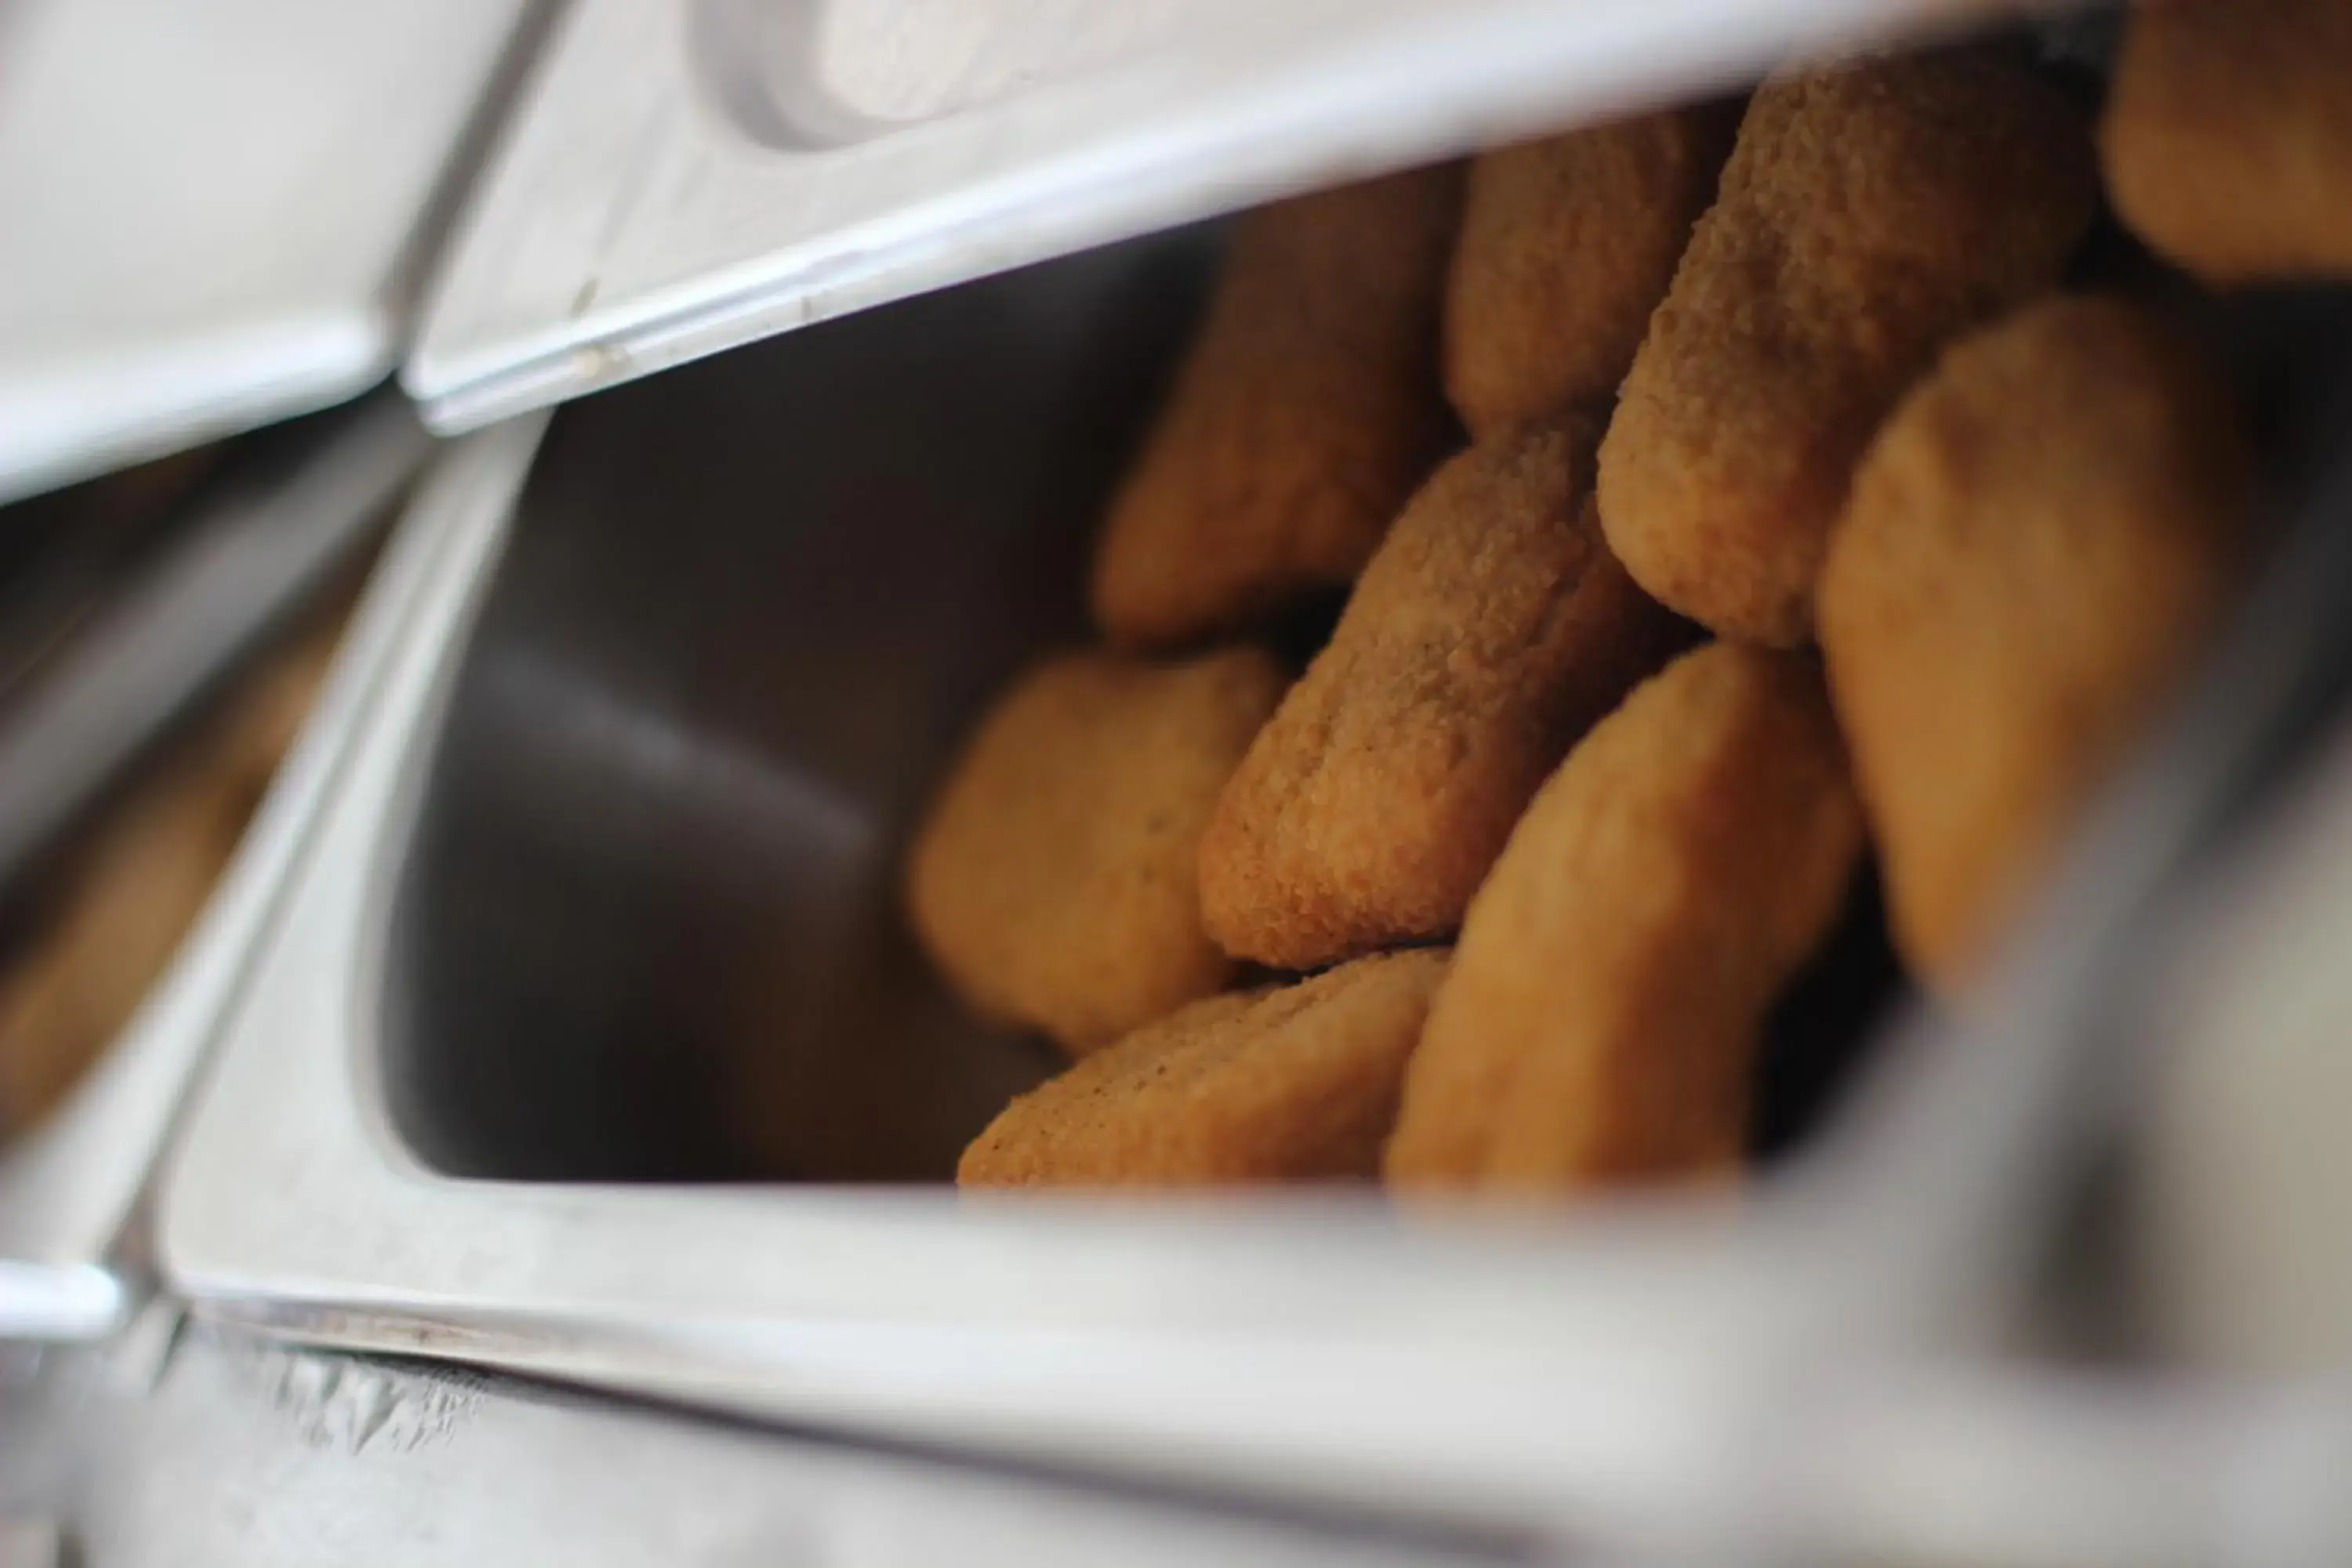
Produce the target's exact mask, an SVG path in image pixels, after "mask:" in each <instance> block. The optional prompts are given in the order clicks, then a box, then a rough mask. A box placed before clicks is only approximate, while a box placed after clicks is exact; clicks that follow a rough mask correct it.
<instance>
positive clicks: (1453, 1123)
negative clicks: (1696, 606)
mask: <svg viewBox="0 0 2352 1568" xmlns="http://www.w3.org/2000/svg"><path fill="white" fill-rule="evenodd" d="M1861 847H1862V822H1861V814H1860V811H1859V809H1858V808H1857V807H1856V805H1855V804H1854V799H1853V788H1852V785H1851V784H1850V783H1849V781H1848V778H1847V774H1846V765H1845V757H1844V753H1843V750H1842V749H1841V747H1840V746H1839V743H1838V737H1837V731H1836V728H1835V726H1834V725H1833V724H1832V722H1831V720H1830V711H1829V704H1828V702H1827V700H1826V699H1825V698H1824V696H1823V694H1822V685H1821V677H1820V674H1819V673H1818V671H1817V669H1816V668H1815V667H1814V665H1813V662H1812V660H1811V658H1808V657H1807V656H1804V655H1800V654H1780V653H1766V652H1762V651H1759V650H1757V649H1753V648H1747V647H1739V646H1738V645H1736V644H1730V643H1715V644H1711V645H1709V646H1707V647H1703V648H1699V649H1696V650H1695V651H1693V652H1691V653H1688V654H1685V655H1684V656H1683V657H1682V658H1680V659H1677V660H1676V661H1675V663H1674V664H1672V665H1670V666H1669V667H1667V668H1666V669H1665V670H1664V672H1663V673H1662V674H1660V675H1658V676H1656V677H1655V678H1654V679H1651V680H1650V681H1648V682H1646V683H1645V684H1643V686H1641V687H1640V688H1638V689H1636V690H1635V691H1634V692H1633V695H1632V696H1630V697H1628V698H1627V699H1626V700H1625V703H1624V706H1623V707H1622V708H1620V709H1619V710H1617V711H1616V712H1615V713H1613V714H1612V715H1610V716H1609V717H1608V718H1607V719H1604V720H1602V721H1601V723H1600V724H1598V725H1596V726H1595V727H1594V729H1593V731H1592V732H1591V734H1590V735H1588V736H1586V737H1585V739H1584V741H1583V742H1582V743H1581V744H1580V745H1579V746H1578V747H1577V748H1576V750H1575V751H1573V752H1570V754H1569V758H1568V761H1567V762H1566V763H1562V764H1561V766H1560V769H1559V772H1558V773H1555V774H1554V775H1553V776H1552V778H1551V780H1550V782H1549V783H1548V784H1545V785H1544V787H1543V791H1542V793H1541V794H1539V795H1537V797H1536V800H1535V804H1534V805H1530V806H1529V807H1528V814H1527V816H1526V817H1525V819H1524V820H1522V821H1521V822H1520V824H1519V826H1518V828H1517V831H1515V832H1514V833H1513V834H1512V835H1511V841H1510V844H1509V846H1508V847H1506V848H1505V849H1504V851H1503V854H1502V858H1500V859H1498V860H1497V861H1496V863H1495V868H1494V871H1493V872H1492V874H1490V875H1489V876H1488V877H1487V879H1486V885H1485V886H1484V887H1482V888H1480V889H1479V890H1478V896H1477V898H1476V900H1475V901H1473V903H1472V904H1471V906H1470V913H1469V916H1468V918H1467V919H1466V920H1465V921H1464V923H1463V928H1462V940H1461V942H1460V944H1459V945H1458V947H1457V949H1456V952H1455V958H1454V968H1453V971H1452V973H1450V974H1449V975H1448V976H1447V978H1446V981H1445V983H1444V985H1443V986H1441V987H1440V989H1439V991H1438V994H1437V997H1436V999H1435V1000H1434V1001H1433V1003H1432V1004H1431V1005H1430V1015H1429V1023H1428V1026H1427V1027H1426V1028H1425V1030H1424V1031H1423V1038H1422V1045H1421V1049H1420V1050H1419V1052H1418V1053H1417V1054H1416V1055H1415V1056H1414V1058H1413V1061H1412V1068H1411V1069H1410V1070H1409V1072H1408V1074H1407V1076H1406V1080H1405V1089H1404V1099H1403V1104H1402V1111H1401V1113H1400V1115H1399V1118H1398V1122H1397V1130H1396V1134H1395V1136H1394V1137H1393V1138H1392V1139H1391V1142H1390V1144H1389V1149H1388V1157H1387V1172H1388V1175H1389V1179H1390V1180H1391V1183H1393V1184H1398V1185H1400V1186H1406V1187H1415V1188H1448V1187H1494V1188H1506V1187H1528V1188H1548V1187H1561V1186H1585V1185H1592V1184H1601V1183H1607V1182H1612V1181H1621V1180H1637V1179H1661V1178H1667V1177H1675V1176H1686V1175H1691V1174H1696V1173H1712V1172H1716V1171H1719V1170H1721V1169H1723V1168H1725V1167H1727V1165H1729V1164H1731V1163H1734V1162H1736V1160H1737V1159H1738V1154H1739V1148H1740V1138H1741V1135H1742V1131H1743V1130H1744V1127H1745V1124H1746V1109H1747V1096H1748V1071H1749V1066H1750V1059H1751V1058H1752V1056H1753V1054H1754V1050H1755V1045H1756V1040H1757V1037H1758V1034H1759V1029H1760V1027H1761V1024H1762V1019H1763V1016H1764V1014H1765V1011H1766V1010H1767V1009H1768V1008H1769V1006H1770V1005H1771V1003H1772V1001H1773V999H1774V997H1775V996H1776V995H1777V994H1779V992H1780V989H1781V987H1782V985H1783V984H1785V983H1786V981H1787V980H1788V979H1789V977H1790V974H1791V973H1792V972H1793V971H1795V970H1796V969H1797V968H1798V967H1799V966H1800V965H1801V963H1803V961H1804V959H1805V958H1806V956H1807V955H1808V954H1810V953H1811V951H1812V950H1813V949H1814V947H1816V946H1817V945H1818V944H1819V943H1820V942H1821V941H1822V938H1823V937H1824V935H1825V934H1826V933H1827V932H1828V931H1829V929H1830V927H1831V925H1832V922H1833V921H1834V920H1835V918H1836V915H1837V911H1838V909H1839V907H1840V905H1841V903H1842V902H1843V897H1844V893H1845V889H1846V887H1847V884H1848V882H1849V880H1850V879H1851V878H1852V875H1853V868H1854V866H1855V864H1856V862H1857V860H1858V858H1859V857H1860V853H1861Z"/></svg>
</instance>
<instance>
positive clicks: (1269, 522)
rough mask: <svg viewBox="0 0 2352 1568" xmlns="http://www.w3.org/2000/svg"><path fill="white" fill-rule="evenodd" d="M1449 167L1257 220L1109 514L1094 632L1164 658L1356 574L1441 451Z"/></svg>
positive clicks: (1236, 250)
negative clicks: (1155, 650)
mask: <svg viewBox="0 0 2352 1568" xmlns="http://www.w3.org/2000/svg"><path fill="white" fill-rule="evenodd" d="M1460 197H1461V172H1460V170H1459V169H1458V168H1457V167H1452V166H1448V167H1444V168H1437V169H1423V170H1419V171H1416V172H1414V173H1412V174H1397V175H1392V176H1391V177H1389V178H1387V179H1381V180H1373V181H1370V182H1368V183H1366V184H1357V185H1349V186H1346V187H1344V188H1342V189H1339V190H1336V191H1328V192H1324V193H1322V194H1320V195H1311V196H1305V197H1301V198H1299V199H1297V200H1296V201H1288V202H1283V203H1279V204H1277V205H1273V206H1267V207H1262V208H1260V209H1258V210H1257V211H1255V212H1253V213H1249V214H1247V215H1245V216H1244V217H1243V218H1242V219H1241V221H1240V224H1239V225H1238V226H1237V229H1236V232H1235V234H1234V241H1233V249H1232V252H1231V254H1230V255H1229V256H1228V257H1227V258H1226V262H1225V268H1224V273H1223V278H1222V279H1220V281H1219V283H1218V285H1217V291H1216V297H1215V298H1214V300H1212V301H1211V303H1210V307H1209V313H1208V319H1207V320H1206V321H1204V322H1203V323H1202V328H1201V332H1200V336H1199V338H1198V339H1197V340H1196V341H1195V342H1194V343H1193V345H1192V353H1191V354H1190V356H1189V357H1188V358H1187V360H1186V361H1185V363H1184V366H1183V368H1182V370H1181V372H1180V373H1179V374H1178V377H1177V381H1176V384H1175V387H1174V389H1173V390H1172V392H1171V395H1170V397H1169V401H1168V404H1167V406H1166V407H1165V408H1164V409H1163V410H1162V411H1161V413H1160V422H1159V424H1158V426H1157V427H1156V428H1155V429H1154V430H1153V431H1152V433H1151V436H1150V439H1149V441H1148V442H1147V443H1146V444H1145V447H1144V449H1143V453H1142V455H1141V457H1140V458H1139V460H1138V462H1137V464H1136V467H1135V469H1134V471H1133V472H1132V473H1130V474H1129V476H1128V479H1127V481H1126V484H1125V486H1124V487H1123V489H1121V490H1120V492H1119V494H1118V498H1117V499H1116V500H1115V501H1114V502H1113V504H1112V507H1111V510H1110V518H1109V521H1108V524H1107V525H1106V527H1105V531H1104V535H1103V542H1102V546H1101V552H1100V554H1099V555H1098V556H1097V560H1096V563H1095V577H1094V588H1093V594H1094V612H1095V618H1096V621H1097V623H1098V624H1099V625H1100V626H1101V627H1102V629H1103V631H1104V632H1105V633H1106V634H1107V635H1108V637H1110V639H1111V640H1112V641H1113V642H1114V643H1118V644H1120V645H1122V646H1127V647H1156V646H1164V645H1170V644H1176V643H1182V642H1187V641H1190V640H1192V639H1193V638H1196V637H1201V636H1202V635H1204V634H1207V633H1211V632H1215V631H1221V630H1229V629H1232V628H1234V627H1236V626H1243V625H1244V624H1246V623H1248V622H1249V621H1251V620H1253V619H1255V618H1257V617H1259V616H1263V615H1265V613H1267V612H1269V611H1271V610H1274V609H1276V608H1277V607H1279V606H1280V605H1282V604H1283V603H1285V602H1286V601H1287V600H1289V599H1290V598H1292V597H1294V596H1295V595H1297V594H1299V593H1300V592H1302V591H1304V590H1307V589H1312V588H1315V587H1318V586H1324V585H1333V584H1345V583H1347V582H1349V580H1351V579H1352V578H1353V577H1354V576H1355V575H1356V574H1357V572H1358V571H1359V570H1360V569H1361V568H1362V566H1363V564H1364V563H1365V561H1366V560H1367V559H1369V558H1370V555H1371V553H1372V551H1373V549H1374V547H1375V546H1377V545H1378V544H1379V543H1380V542H1381V534H1382V533H1383V532H1385V531H1387V528H1388V525H1389V521H1390V520H1391V518H1393V517H1394V516H1395V515H1396V510H1397V508H1398V506H1400V505H1401V504H1402V502H1403V500H1404V499H1405V497H1406V496H1407V495H1408V494H1410V493H1411V492H1412V487H1413V486H1414V485H1416V484H1418V483H1420V481H1421V479H1422V478H1423V476H1424V475H1425V474H1427V473H1428V471H1429V468H1430V465H1431V464H1433V463H1434V462H1435V461H1436V460H1437V458H1439V457H1440V456H1441V455H1442V454H1443V452H1444V447H1445V443H1446V440H1447V438H1448V437H1447V431H1446V426H1447V423H1448V421H1447V417H1446V414H1445V406H1444V398H1443V397H1442V396H1441V395H1440V394H1439V392H1438V384H1437V330H1438V329H1437V319H1438V297H1439V294H1440V293H1441V291H1442V290H1443V289H1444V277H1445V262H1446V258H1447V255H1448V253H1449V251H1450V249H1451V247H1452V245H1453V240H1454V220H1455V218H1456V216H1458V208H1459V206H1460Z"/></svg>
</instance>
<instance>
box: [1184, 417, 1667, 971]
mask: <svg viewBox="0 0 2352 1568" xmlns="http://www.w3.org/2000/svg"><path fill="white" fill-rule="evenodd" d="M1593 437H1594V427H1593V423H1592V421H1591V419H1589V418H1588V417H1586V416H1583V415H1573V414H1572V415H1569V416H1564V417H1562V418H1560V419H1558V420H1555V421H1554V422H1552V423H1550V424H1548V425H1542V426H1529V427H1527V428H1524V429H1521V430H1519V431H1517V432H1516V433H1513V434H1510V435H1507V436H1504V437H1496V438H1493V439H1490V440H1487V441H1484V442H1482V443H1480V444H1479V445H1477V446H1475V447H1472V448H1471V449H1470V450H1468V451H1466V452H1465V453H1463V454H1461V455H1460V456H1458V457H1456V458H1453V459H1452V460H1451V461H1449V462H1448V463H1447V464H1446V465H1445V466H1444V468H1440V469H1439V470H1438V471H1437V473H1436V474H1435V475H1434V476H1433V477H1432V478H1431V479H1430V481H1429V483H1428V484H1427V485H1426V486H1424V487H1423V489H1422V491H1421V493H1420V494H1419V495H1417V496H1415V497H1414V498H1413V500H1412V502H1411V504H1409V505H1408V506H1407V507H1406V508H1405V510H1404V514H1403V515H1402V517H1400V518H1399V519H1398V520H1397V522H1396V526H1395V527H1394V529H1392V530H1391V532H1390V534H1389V537H1388V540H1387V542H1384V543H1383V544H1382V545H1381V551H1380V553H1379V554H1378V555H1376V556H1375V557H1373V559H1372V563H1371V564H1370V566H1368V567H1366V568H1365V570H1364V576H1363V581H1362V582H1361V583H1360V584H1358V585H1357V588H1356V593H1355V596H1354V597H1353V598H1352V599H1351V600H1350V601H1349V605H1348V608H1347V613H1346V614H1345V615H1344V616H1341V618H1340V621H1339V629H1338V630H1337V631H1336V632H1334V633H1333V634H1332V637H1331V641H1330V643H1329V645H1328V647H1325V648H1324V649H1323V651H1322V652H1321V653H1320V654H1318V655H1317V656H1316V658H1315V661H1314V663H1313V664H1311V665H1310V666H1308V668H1307V674H1306V676H1305V677H1304V678H1303V679H1300V681H1299V682H1298V684H1297V686H1296V687H1294V688H1293V689H1291V691H1290V693H1289V695H1288V696H1286V698H1285V699H1284V700H1283V703H1282V707H1281V708H1280V710H1277V711H1276V714H1275V717H1274V720H1273V721H1272V722H1271V723H1269V724H1267V725H1266V727H1265V730H1264V731H1262V732H1261V733H1260V734H1259V736H1258V737H1257V740H1256V741H1255V742H1254V743H1253V744H1252V745H1251V747H1250V750H1249V755H1248V756H1247V757H1246V758H1244V760H1243V762H1242V764H1241V767H1240V769H1239V770H1238V771H1236V772H1235V773H1234V778H1233V782H1232V783H1231V784H1227V785H1226V786H1225V791H1224V795H1223V797H1222V798H1221V799H1220V800H1219V801H1218V802H1217V809H1216V815H1215V816H1213V817H1212V818H1211V819H1210V823H1209V826H1208V830H1207V831H1206V832H1205V833H1204V834H1203V835H1202V839H1201V906H1202V918H1203V919H1204V920H1205V921H1207V924H1208V929H1209V933H1210V934H1211V935H1212V936H1213V937H1215V938H1216V939H1217V941H1218V942H1220V943H1222V944H1223V946H1224V948H1225V950H1226V951H1227V952H1232V953H1234V954H1236V955H1238V956H1241V957H1245V958H1253V959H1255V960H1257V961H1258V962H1259V963H1265V964H1270V965H1273V966H1274V967H1276V968H1281V969H1311V968H1314V967H1316V966H1318V965H1320V964H1324V963H1330V962H1331V961H1333V960H1334V959H1339V958H1345V957H1349V956H1351V955H1353V954H1355V953H1359V952H1368V951H1370V950H1371V949H1374V948H1379V947H1386V946H1390V945H1392V944H1394V943H1397V942H1406V941H1412V940H1416V939H1420V938H1424V937H1432V936H1438V935H1443V934H1444V933H1446V932H1449V931H1453V930H1454V927H1455V926H1456V925H1458V924H1460V923H1461V920H1462V911H1463V909H1464V908H1465V906H1466V905H1467V904H1468V903H1469V901H1470V895H1471V894H1472V893H1473V892H1475V891H1476V890H1477V887H1478V882H1479V879H1481V878H1483V877H1485V876H1486V868H1487V867H1488V866H1489V865H1490V864H1491V863H1492V862H1493V860H1494V858H1495V856H1496V853H1497V852H1499V851H1500V850H1501V848H1502V847H1503V841H1504V839H1505V838H1507V837H1509V836H1510V831H1511V825H1512V824H1513V823H1515V822H1517V820H1518V818H1519V814H1520V812H1521V811H1523V810H1524V809H1525V808H1526V806H1527V803H1528V796H1530V795H1533V794H1534V793H1535V791H1536V786H1537V785H1538V784H1541V783H1542V782H1543V779H1544V775H1545V774H1546V773H1549V772H1550V771H1551V769H1552V767H1553V766H1554V764H1556V763H1558V762H1559V759H1560V757H1561V755H1562V754H1563V753H1565V752H1567V750H1568V747H1569V744H1570V742H1572V741H1574V740H1575V739H1576V737H1577V736H1579V735H1580V734H1582V733H1583V732H1584V731H1585V730H1586V728H1588V727H1589V726H1590V725H1591V723H1592V722H1593V721H1595V720H1597V719H1599V718H1600V717H1601V715H1602V714H1603V713H1606V712H1607V711H1608V710H1610V709H1611V708H1612V707H1614V706H1615V705H1616V703H1617V700H1618V699H1619V698H1621V697H1622V696H1623V695H1624V693H1625V689H1626V688H1628V687H1629V686H1631V685H1633V682H1635V681H1636V680H1639V679H1641V678H1642V677H1643V676H1644V675H1647V674H1649V673H1650V672H1651V671H1652V670H1654V669H1655V668H1657V667H1658V666H1659V665H1660V664H1662V663H1664V661H1665V659H1666V658H1667V657H1668V656H1669V655H1670V654H1672V653H1673V652H1674V650H1675V647H1678V646H1680V644H1681V642H1682V641H1683V640H1684V639H1685V637H1686V635H1687V628H1686V627H1685V626H1684V624H1683V623H1681V622H1679V621H1677V620H1676V619H1675V617H1674V616H1670V615H1668V614H1667V613H1666V612H1665V611H1664V610H1663V609H1661V608H1660V607H1659V606H1658V605H1656V604H1655V603H1654V602H1653V601H1652V600H1651V599H1650V598H1649V597H1648V595H1644V594H1643V592H1642V591H1641V590H1640V589H1639V588H1637V587H1635V586H1634V585H1633V580H1632V579H1631V578H1629V577H1628V576H1626V575H1625V571H1624V568H1622V567H1621V566H1620V565H1618V564H1617V561H1616V558H1615V557H1613V556H1612V555H1611V554H1610V553H1609V547H1608V546H1607V545H1606V544H1605V543H1603V542H1602V541H1601V529H1600V525H1599V523H1598V522H1597V521H1596V520H1595V519H1594V517H1593V514H1592V510H1591V472H1592V447H1593Z"/></svg>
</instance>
